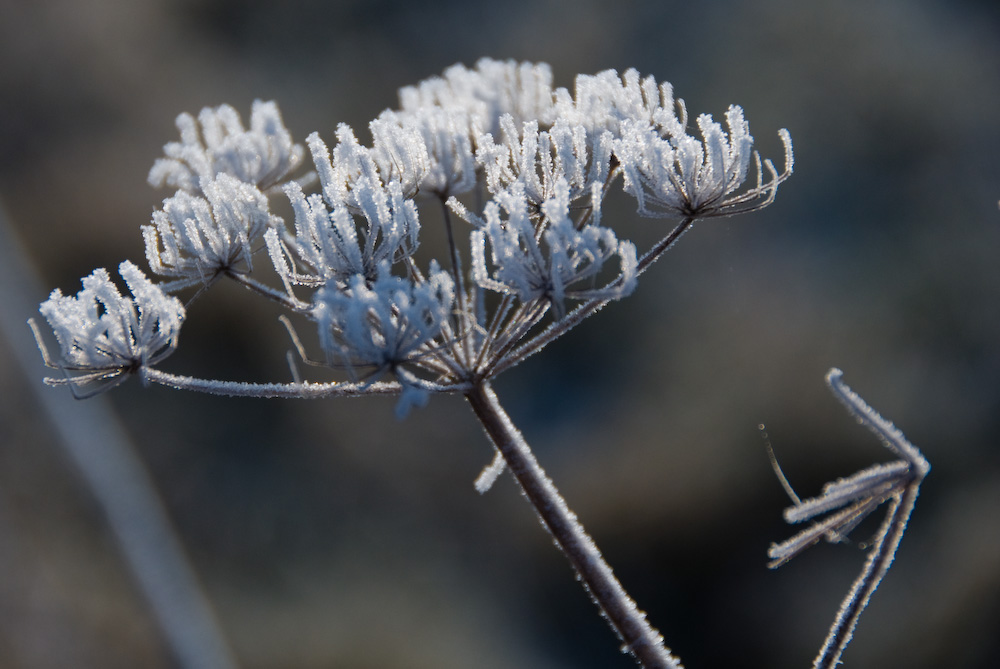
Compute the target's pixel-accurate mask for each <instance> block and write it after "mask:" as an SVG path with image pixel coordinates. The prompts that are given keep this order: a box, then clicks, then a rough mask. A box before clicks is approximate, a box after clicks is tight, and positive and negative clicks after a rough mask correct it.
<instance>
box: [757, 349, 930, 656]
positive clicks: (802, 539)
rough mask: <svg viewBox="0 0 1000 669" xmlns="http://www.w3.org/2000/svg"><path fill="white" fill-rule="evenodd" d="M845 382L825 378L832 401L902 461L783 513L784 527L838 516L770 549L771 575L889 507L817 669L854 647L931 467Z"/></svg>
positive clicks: (835, 372)
mask: <svg viewBox="0 0 1000 669" xmlns="http://www.w3.org/2000/svg"><path fill="white" fill-rule="evenodd" d="M842 377H843V372H841V371H840V370H839V369H836V368H834V369H831V370H830V372H829V373H828V374H827V375H826V382H827V384H828V385H829V386H830V390H831V391H832V392H833V394H834V396H835V397H836V398H837V399H838V400H840V401H841V403H842V404H843V405H844V406H845V407H847V410H848V411H849V412H850V413H851V414H852V415H853V416H854V417H856V418H857V419H858V422H860V423H861V424H863V425H865V426H866V427H867V428H868V429H870V430H871V431H872V432H874V433H875V435H876V436H877V437H878V438H879V439H880V440H881V441H882V443H883V444H884V445H885V446H886V448H888V449H889V450H891V451H892V452H893V453H895V454H896V455H898V456H900V459H899V460H896V461H894V462H890V463H887V464H881V465H875V466H874V467H869V468H868V469H863V470H861V471H859V472H857V473H855V474H853V475H852V476H848V477H847V478H843V479H839V480H837V481H834V482H832V483H827V484H826V485H825V486H823V494H822V495H820V496H819V497H814V498H812V499H807V500H802V501H799V500H795V504H794V506H790V507H788V508H787V509H785V521H786V522H789V523H799V522H802V521H806V520H810V519H812V518H815V517H816V516H819V515H822V514H825V513H828V512H831V511H832V512H834V513H832V514H831V515H829V516H827V517H826V518H823V519H821V520H818V521H815V522H814V523H813V524H812V525H811V526H809V527H808V528H806V529H805V530H803V531H802V532H799V533H798V534H796V535H795V536H793V537H792V538H791V539H788V540H786V541H784V542H782V543H780V544H772V545H771V548H770V550H768V553H767V554H768V557H770V558H771V562H770V564H769V565H768V566H769V567H771V568H772V569H774V568H776V567H780V566H781V565H783V564H785V563H786V562H788V561H789V560H791V559H792V558H793V557H795V556H796V555H798V554H799V553H801V552H802V551H804V550H805V549H807V548H809V547H810V546H812V545H813V544H815V543H816V542H818V541H819V540H820V539H824V538H825V539H826V540H827V541H830V542H840V541H843V540H844V539H845V538H846V536H847V534H849V533H850V532H851V530H853V529H854V528H855V527H857V525H858V524H859V523H860V522H861V521H862V520H864V519H865V518H866V517H867V516H868V515H869V514H870V513H872V512H873V511H875V509H877V508H878V507H879V506H881V505H882V504H883V503H884V502H889V511H888V513H887V514H886V518H885V521H884V522H883V523H882V526H881V527H880V528H879V530H878V532H877V534H876V535H875V538H874V539H873V541H872V542H870V543H871V545H872V548H871V553H870V554H869V556H868V559H867V561H866V562H865V566H864V568H863V569H862V570H861V574H860V575H859V576H858V578H857V579H856V580H855V581H854V584H853V585H852V586H851V590H850V592H848V594H847V597H845V598H844V601H843V602H842V603H841V605H840V610H839V611H838V612H837V617H836V618H835V619H834V621H833V625H831V627H830V632H829V634H828V635H827V637H826V641H824V642H823V647H822V648H821V649H820V652H819V654H818V655H817V656H816V659H815V660H814V661H813V667H814V668H815V669H828V668H831V667H835V666H836V665H838V664H839V663H840V656H841V654H842V653H843V652H844V649H845V648H846V647H847V644H848V643H850V641H851V637H852V636H853V634H854V628H855V627H856V626H857V624H858V618H859V617H860V616H861V612H862V611H864V610H865V607H866V606H868V601H869V600H870V599H871V596H872V594H873V593H874V592H875V590H876V589H877V588H878V586H879V583H880V582H881V581H882V578H883V577H884V576H885V573H886V572H887V571H888V570H889V566H890V565H891V564H892V560H893V557H894V556H895V554H896V548H897V547H898V546H899V541H900V539H902V538H903V532H904V531H905V530H906V523H907V521H908V520H909V518H910V513H911V512H912V511H913V505H914V503H915V502H916V500H917V493H918V492H919V489H920V483H921V482H922V481H923V480H924V477H925V476H926V475H927V472H929V471H930V464H928V462H927V460H926V459H924V456H923V455H922V454H921V453H920V451H918V450H917V448H916V447H915V446H913V444H911V443H910V442H909V441H907V440H906V437H904V436H903V433H902V432H900V431H899V429H898V428H896V426H895V425H893V424H892V423H890V422H889V421H887V420H886V419H885V418H883V417H882V416H881V415H879V413H878V412H877V411H875V410H874V409H872V408H871V407H870V406H869V405H868V403H867V402H865V401H864V400H863V399H861V397H860V396H859V395H858V394H857V393H855V392H854V391H853V390H851V389H850V388H849V387H848V386H847V385H846V384H845V383H844V382H843V380H842ZM776 471H779V472H780V469H777V468H776ZM779 476H780V474H779ZM841 507H844V508H841ZM837 509H840V510H839V511H836V510H837Z"/></svg>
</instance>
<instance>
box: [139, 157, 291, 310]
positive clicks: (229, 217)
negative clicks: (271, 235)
mask: <svg viewBox="0 0 1000 669" xmlns="http://www.w3.org/2000/svg"><path fill="white" fill-rule="evenodd" d="M201 192H202V193H203V194H204V197H200V196H198V195H192V194H190V193H188V192H186V191H183V190H180V191H177V194H176V195H174V196H173V197H170V198H167V199H166V200H164V201H163V208H162V209H160V210H157V211H155V212H153V224H152V225H144V226H142V235H143V239H144V240H145V242H146V258H147V259H148V260H149V266H150V268H151V269H152V270H153V271H154V272H155V273H157V274H159V275H161V276H168V277H176V279H175V280H173V281H170V282H168V283H167V284H164V289H165V290H168V291H172V290H178V289H180V288H185V287H187V286H193V285H196V284H206V285H207V284H209V283H211V282H212V281H213V280H214V279H215V278H216V277H218V276H219V275H220V274H222V273H225V272H238V273H246V272H249V271H250V270H251V269H252V268H253V267H252V263H251V255H252V254H253V251H254V249H253V246H254V244H256V243H257V242H259V241H260V239H261V237H262V236H263V234H264V231H265V230H267V229H268V228H270V227H274V226H279V225H281V224H282V220H281V219H280V218H279V217H277V216H273V215H272V214H271V213H270V211H269V210H268V201H267V197H266V196H265V195H264V194H263V193H261V192H260V191H259V190H258V189H257V188H256V187H255V186H253V185H251V184H248V183H244V182H242V181H239V180H237V179H236V178H235V177H232V176H230V175H228V174H220V175H218V176H217V177H216V178H214V179H203V180H202V182H201Z"/></svg>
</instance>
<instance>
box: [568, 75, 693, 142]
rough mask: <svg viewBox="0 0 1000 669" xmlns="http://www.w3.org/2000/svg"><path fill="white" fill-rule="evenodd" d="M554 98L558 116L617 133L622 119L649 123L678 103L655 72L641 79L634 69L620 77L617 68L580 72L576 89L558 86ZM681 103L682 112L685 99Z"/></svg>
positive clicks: (586, 126) (620, 127)
mask: <svg viewBox="0 0 1000 669" xmlns="http://www.w3.org/2000/svg"><path fill="white" fill-rule="evenodd" d="M555 99H556V102H555V110H556V114H557V116H558V117H559V118H562V119H565V120H566V121H568V122H569V123H571V124H573V125H582V126H584V127H585V128H587V130H588V132H591V133H600V132H602V131H605V130H607V131H610V132H611V133H612V134H614V135H615V136H618V135H619V134H621V130H622V123H623V122H625V121H632V122H643V123H646V124H649V123H651V122H652V121H653V119H654V116H656V115H658V114H662V113H663V112H667V114H668V115H672V114H673V108H674V106H675V103H674V98H673V88H672V87H671V86H670V84H669V83H666V82H664V83H662V84H660V85H657V83H656V80H655V79H654V78H653V77H652V76H648V77H645V78H642V79H640V77H639V73H638V71H636V70H634V69H629V70H626V71H625V73H624V74H623V75H621V76H620V77H619V75H618V72H616V71H615V70H605V71H603V72H599V73H598V74H580V75H577V77H576V86H575V91H574V93H573V94H570V92H569V91H568V90H566V89H565V88H559V89H557V90H556V92H555ZM680 107H681V110H682V113H683V102H681V103H680Z"/></svg>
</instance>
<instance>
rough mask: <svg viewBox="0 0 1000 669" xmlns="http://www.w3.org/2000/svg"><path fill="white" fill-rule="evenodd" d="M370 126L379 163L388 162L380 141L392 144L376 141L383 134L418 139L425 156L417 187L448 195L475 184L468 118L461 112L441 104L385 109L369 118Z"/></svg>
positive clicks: (443, 195)
mask: <svg viewBox="0 0 1000 669" xmlns="http://www.w3.org/2000/svg"><path fill="white" fill-rule="evenodd" d="M371 130H372V136H373V137H374V147H373V148H374V150H375V151H376V155H377V156H378V157H379V158H378V159H379V164H380V165H382V164H384V163H386V162H387V161H386V160H385V159H383V158H381V155H382V154H383V153H388V152H387V151H380V144H382V145H391V144H390V143H389V142H387V141H382V142H380V141H379V140H380V138H381V137H382V136H383V135H387V136H392V137H399V138H400V139H401V140H409V141H415V140H416V141H418V142H419V145H420V148H421V149H422V150H423V152H424V154H425V155H426V156H427V163H426V169H425V171H424V173H423V174H422V175H421V176H420V178H419V179H418V180H417V187H418V188H419V190H421V191H424V192H428V193H435V194H437V195H439V196H442V197H445V198H447V197H448V196H451V195H458V194H461V193H465V192H467V191H470V190H472V189H473V188H474V187H475V185H476V159H475V156H474V155H473V153H472V139H471V137H470V134H469V119H468V116H467V115H466V114H465V113H464V112H461V111H455V110H449V109H444V108H442V107H421V108H419V109H416V110H412V111H392V110H386V111H384V112H382V114H381V115H380V116H379V117H378V118H377V119H376V120H375V121H373V122H372V124H371ZM412 151H413V152H416V151H417V150H416V149H412ZM382 171H383V173H385V172H386V170H385V169H382Z"/></svg>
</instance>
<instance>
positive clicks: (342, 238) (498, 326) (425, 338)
mask: <svg viewBox="0 0 1000 669" xmlns="http://www.w3.org/2000/svg"><path fill="white" fill-rule="evenodd" d="M399 98H400V108H399V109H396V110H386V111H385V112H383V113H382V114H380V115H379V117H378V118H376V119H375V120H374V121H372V123H371V124H370V126H369V129H370V131H371V137H372V142H371V145H370V146H365V145H363V144H362V143H361V142H359V141H358V139H357V136H356V135H355V133H354V131H353V129H352V128H350V127H349V126H346V125H341V126H340V127H339V128H338V130H337V133H336V140H337V141H336V144H334V145H332V148H331V147H328V146H327V144H326V143H325V142H324V141H323V140H322V139H321V138H320V136H319V135H317V134H315V133H314V134H312V135H310V136H309V137H308V138H307V139H306V142H305V144H306V146H307V147H308V153H309V156H310V157H311V159H312V161H311V162H312V169H313V170H314V173H313V174H306V175H302V176H301V177H300V178H296V177H295V173H296V172H297V171H298V170H299V168H300V167H301V166H302V163H303V162H304V161H303V159H304V157H305V154H306V149H305V148H304V147H303V146H301V145H299V144H296V143H294V142H293V140H292V137H291V134H290V133H289V132H288V130H287V129H286V128H285V126H284V124H283V123H282V120H281V115H280V113H279V111H278V108H277V105H276V104H275V103H273V102H260V101H257V102H255V103H254V105H253V109H252V111H251V115H250V122H249V127H246V126H244V124H243V122H242V121H241V119H240V117H239V114H238V113H237V112H236V111H235V110H234V109H233V108H232V107H229V106H227V105H223V106H220V107H216V108H206V109H203V110H202V111H201V113H200V114H198V116H197V119H196V118H195V117H194V116H192V115H189V114H182V115H181V116H180V117H178V119H177V126H178V128H179V130H180V134H181V138H180V141H179V142H170V143H168V144H167V145H166V146H165V147H164V153H165V157H163V158H161V159H159V160H157V161H156V164H155V165H154V166H153V169H152V170H151V172H150V175H149V181H150V183H152V184H153V185H156V186H163V185H166V186H173V187H175V188H176V189H177V192H176V193H175V195H173V196H172V197H170V198H167V199H166V200H164V202H163V206H162V207H161V208H160V209H158V210H157V211H155V212H154V213H153V217H152V222H151V223H150V224H149V225H146V226H144V227H143V236H144V239H145V245H146V256H147V258H148V260H149V265H150V269H151V270H152V271H153V273H155V274H156V275H159V276H160V277H162V279H163V282H162V283H161V284H159V285H158V286H156V285H154V284H152V283H150V282H149V280H147V279H145V278H143V279H141V280H140V279H139V278H138V275H137V274H136V272H138V270H136V269H135V268H134V266H132V265H127V266H126V265H123V275H124V276H125V277H126V280H127V281H128V282H129V286H130V287H132V288H133V293H135V291H136V290H139V291H140V292H141V293H142V297H141V298H140V295H139V294H136V295H135V300H134V301H128V302H127V304H126V303H125V302H122V301H121V299H123V298H118V299H117V300H116V299H115V298H114V297H113V295H116V294H117V293H113V292H111V288H109V286H110V285H111V284H110V283H109V282H108V279H107V277H106V274H102V273H101V272H102V271H98V272H96V273H95V274H94V275H92V276H91V277H88V279H86V280H85V286H86V288H85V291H84V293H81V295H80V296H78V297H77V298H75V300H70V299H69V298H63V297H61V296H59V295H56V294H54V295H53V297H52V298H51V299H50V300H49V301H48V302H46V303H45V304H44V305H43V308H42V312H43V314H44V315H45V316H46V318H47V319H48V320H49V322H50V323H51V324H52V326H53V328H54V329H55V330H56V335H57V339H58V340H59V342H60V345H61V347H62V352H63V360H62V362H61V363H59V366H61V367H62V368H63V369H67V370H74V371H78V372H80V374H81V376H79V377H77V380H78V383H86V382H88V381H97V380H100V379H105V378H112V377H113V378H118V377H119V376H120V374H121V372H122V371H138V370H140V369H144V368H148V366H150V365H152V364H155V363H156V362H158V361H159V360H160V359H162V357H164V355H165V353H167V352H169V351H170V350H172V349H173V346H174V345H175V344H176V334H177V333H176V330H177V327H179V324H180V321H181V319H182V315H183V309H181V308H180V306H179V305H180V302H178V301H177V300H176V298H172V297H170V298H168V297H166V293H167V292H176V291H180V290H183V289H188V288H198V289H199V290H198V292H197V293H196V294H195V296H196V297H197V296H200V295H201V294H202V292H203V290H204V288H207V287H208V286H210V285H212V284H213V283H214V282H216V281H217V280H218V279H220V278H230V279H233V280H235V281H237V282H239V283H240V284H242V285H244V286H245V287H247V288H249V289H251V290H253V291H255V292H257V293H259V294H262V295H264V296H266V297H268V298H271V299H273V300H275V301H277V302H279V303H280V304H282V305H283V306H285V307H287V308H288V309H290V310H291V311H292V312H294V313H296V314H298V315H299V316H300V317H305V318H307V319H310V320H311V321H313V323H314V325H315V327H317V328H318V331H319V342H320V348H321V349H322V353H323V355H321V356H308V355H307V354H305V353H304V352H303V354H304V355H306V357H307V358H312V357H320V358H321V359H322V360H323V364H325V365H326V366H327V367H329V368H330V369H332V370H343V369H347V370H349V372H350V375H351V376H352V378H353V380H354V381H357V375H356V371H357V370H358V369H361V368H371V369H372V370H373V372H372V373H373V374H376V373H383V372H388V373H390V374H392V376H393V378H394V379H395V383H397V384H398V385H397V386H396V387H397V390H398V392H400V393H402V394H404V395H406V396H407V397H408V399H407V400H406V401H405V402H404V404H406V405H407V406H408V405H409V404H408V403H412V402H413V401H417V400H418V399H420V398H419V397H418V395H419V393H416V394H415V391H414V389H421V392H424V393H426V391H427V390H428V389H437V390H448V389H455V388H459V387H467V386H468V384H475V383H477V382H479V381H481V380H483V379H485V378H489V377H490V376H492V375H494V374H496V373H499V371H502V369H505V368H507V367H509V366H511V365H513V364H516V363H517V362H519V361H520V360H521V359H523V357H525V356H527V355H530V354H531V353H533V352H534V351H537V350H538V349H540V348H541V347H542V346H544V345H545V344H547V343H548V342H549V341H551V340H552V339H554V338H555V337H557V336H559V335H561V334H563V333H564V332H566V331H568V330H569V329H570V328H572V327H574V326H575V325H576V324H578V323H579V322H580V321H581V320H583V319H584V318H586V317H587V316H588V315H590V314H592V313H595V312H596V311H597V310H598V309H599V308H600V306H601V305H603V303H604V302H606V301H609V300H617V299H621V298H623V297H625V296H627V295H629V294H630V293H631V292H632V291H633V290H634V289H635V286H636V282H637V279H638V276H639V275H640V274H641V273H642V272H643V271H644V270H645V268H646V267H647V266H648V265H649V264H650V263H651V262H652V261H653V260H655V259H656V258H657V257H658V256H659V254H661V253H662V252H663V251H664V250H665V249H666V248H668V247H669V246H670V245H671V244H672V243H673V240H675V239H676V238H677V237H678V236H679V235H680V233H681V232H683V230H684V229H686V227H687V226H690V224H691V221H693V220H694V219H696V218H705V217H711V216H721V215H729V214H735V213H740V212H743V211H749V210H752V209H757V208H760V207H763V206H765V205H767V204H768V203H770V201H771V200H772V199H773V197H774V194H775V191H776V190H777V188H778V185H779V184H780V183H781V182H782V181H783V180H784V179H785V178H787V176H788V175H789V174H790V172H791V149H790V146H791V145H790V141H789V140H788V136H787V133H785V132H784V131H782V133H781V137H782V140H783V141H784V142H785V145H786V166H785V168H784V170H783V171H782V172H780V173H779V172H778V171H777V170H776V169H775V168H774V166H773V165H772V164H771V163H770V162H769V161H763V162H761V160H760V159H759V158H758V157H757V156H756V153H754V151H753V139H752V137H751V136H750V133H749V128H748V125H747V123H746V121H745V120H744V118H743V114H742V111H741V110H740V109H739V107H731V108H730V109H729V111H728V112H727V113H726V125H727V128H728V130H723V129H722V127H721V126H720V125H719V124H718V123H716V122H715V121H713V120H712V118H711V117H710V116H707V115H702V116H700V117H698V119H697V125H698V130H699V133H700V137H694V136H691V135H689V134H688V133H687V130H686V127H685V126H686V123H687V115H686V111H685V109H684V105H683V102H681V101H678V100H675V99H674V96H673V89H672V88H671V86H670V85H669V84H667V83H661V84H657V82H656V81H655V79H653V78H652V77H646V78H642V77H640V76H639V74H638V73H637V72H636V71H635V70H628V71H627V72H625V73H624V74H622V75H620V76H619V74H618V73H616V72H614V71H612V70H608V71H606V72H601V73H599V74H597V75H580V76H578V77H577V79H576V82H575V89H574V91H573V92H570V91H569V90H567V89H565V88H554V87H553V83H552V73H551V71H550V69H549V67H548V66H547V65H544V64H532V63H516V62H513V61H493V60H488V59H484V60H481V61H479V63H477V64H476V66H475V68H473V69H470V68H466V67H464V66H461V65H456V66H454V67H451V68H449V69H448V70H446V71H445V72H444V74H443V75H442V76H440V77H433V78H431V79H428V80H426V81H424V82H422V83H420V84H418V85H416V86H411V87H407V88H404V89H402V90H401V91H400V94H399ZM751 163H754V164H755V165H756V168H757V181H756V185H751V186H749V187H745V186H744V184H745V182H746V181H747V179H748V175H749V173H750V172H751ZM765 171H766V173H767V175H768V178H767V179H766V180H765V179H764V174H763V172H765ZM618 177H621V179H622V184H623V189H624V191H625V192H626V193H627V194H629V195H631V196H633V197H634V198H635V199H636V201H637V203H638V211H639V213H640V214H642V215H646V216H659V217H675V218H679V219H682V220H683V222H682V223H681V224H680V226H679V227H677V228H675V229H673V230H671V231H669V232H668V234H667V237H665V238H664V241H663V242H661V244H659V245H658V246H656V247H653V248H652V249H651V250H649V251H648V252H647V253H646V254H645V255H644V256H643V257H641V258H640V257H639V254H638V252H637V250H636V247H635V245H634V244H632V243H631V242H629V241H626V240H624V239H621V238H620V233H619V232H618V231H616V230H613V229H612V228H611V227H607V226H606V225H605V224H603V219H602V211H601V209H602V205H603V202H604V199H605V195H606V193H607V192H608V189H609V188H610V187H611V186H612V185H613V184H614V182H615V181H616V180H617V179H618ZM312 184H318V189H317V191H316V192H310V191H309V186H310V185H312ZM470 192H474V195H467V196H466V195H464V194H469V193H470ZM282 195H283V196H284V197H285V198H287V200H288V203H290V205H291V210H292V212H293V214H294V223H293V225H292V226H291V228H289V227H287V226H286V224H285V222H284V221H283V220H282V219H281V218H280V217H278V216H276V215H274V214H273V213H272V212H271V204H272V203H271V198H274V197H282ZM459 197H464V199H463V200H460V199H459ZM428 199H430V200H436V201H437V207H438V209H437V211H436V212H435V213H436V214H437V215H438V216H442V215H443V216H444V231H445V233H446V234H445V238H446V241H447V245H448V246H447V253H446V254H445V255H443V256H441V259H440V260H430V264H429V267H430V269H429V271H428V272H427V273H426V274H425V273H423V272H421V270H420V269H419V266H418V263H417V261H416V256H415V254H416V252H417V249H418V246H419V241H420V232H421V229H422V225H421V203H422V202H423V201H425V200H428ZM470 202H476V203H477V204H476V206H475V207H473V206H472V205H471V204H470ZM442 212H443V214H442ZM424 213H426V212H424ZM452 214H457V216H458V217H459V218H460V219H463V220H464V221H465V222H466V223H462V224H460V225H461V228H458V229H456V228H455V227H453V225H452V221H451V215H452ZM463 239H465V241H464V242H463V241H462V240H463ZM265 249H266V252H267V255H268V256H269V257H270V260H271V265H272V267H273V269H274V273H275V275H276V277H277V279H278V281H279V285H273V286H272V285H268V284H267V282H265V281H261V280H260V279H258V278H256V277H254V276H251V274H252V273H253V272H254V270H255V266H254V265H255V263H254V262H253V256H254V255H255V254H257V253H258V252H261V251H263V250H265ZM432 257H433V256H431V258H432ZM139 286H141V288H139ZM98 288H100V290H98ZM87 291H90V292H87ZM301 291H313V295H312V296H311V297H309V296H300V295H299V294H298V293H299V292H301ZM91 293H93V294H94V295H95V296H96V295H98V294H99V295H102V296H103V297H91ZM490 295H493V296H498V297H493V298H490V297H489V296H490ZM157 296H158V297H157ZM95 299H96V300H98V302H100V303H101V304H102V305H104V306H103V311H102V310H101V309H97V311H101V313H100V314H94V313H92V314H91V315H90V316H88V317H85V316H84V315H83V310H84V307H83V306H81V305H82V304H84V303H93V302H94V300H95ZM192 299H194V298H192ZM143 300H151V301H150V302H148V303H146V302H143ZM574 309H575V310H574ZM94 310H95V308H94V307H93V306H92V305H91V311H92V312H93V311H94ZM130 310H131V311H130ZM136 310H137V311H136ZM131 313H134V314H137V315H135V316H134V317H131V320H129V318H126V316H128V314H131ZM170 314H173V316H170ZM547 317H550V318H551V322H550V323H549V325H548V326H547V327H543V326H542V322H543V320H544V319H545V318H547ZM88 318H89V320H88ZM111 321H114V322H115V323H118V324H119V325H117V326H114V327H112V324H111ZM95 323H100V324H101V325H100V326H99V327H98V326H96V325H95ZM151 323H155V324H156V325H155V326H153V325H150V324H151ZM95 327H98V329H97V330H95V329H94V328H95ZM143 328H146V329H145V330H144V329H143ZM150 328H152V329H150ZM463 384H465V385H464V386H463ZM380 387H381V386H380Z"/></svg>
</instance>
